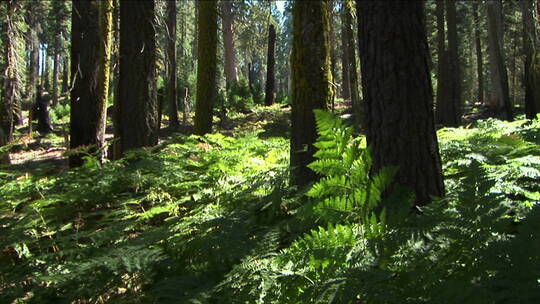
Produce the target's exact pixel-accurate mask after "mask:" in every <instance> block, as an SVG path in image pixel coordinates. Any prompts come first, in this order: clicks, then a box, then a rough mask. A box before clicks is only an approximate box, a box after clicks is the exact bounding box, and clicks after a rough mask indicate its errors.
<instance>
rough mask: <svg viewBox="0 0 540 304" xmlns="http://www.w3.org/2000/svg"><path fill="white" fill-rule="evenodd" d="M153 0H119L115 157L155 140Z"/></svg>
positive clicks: (155, 91)
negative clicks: (116, 145) (118, 74)
mask: <svg viewBox="0 0 540 304" xmlns="http://www.w3.org/2000/svg"><path fill="white" fill-rule="evenodd" d="M154 17H155V3H154V1H150V0H148V1H128V0H121V1H120V53H119V54H120V62H119V63H120V77H119V82H118V100H117V102H118V104H117V106H116V107H115V115H116V120H117V125H118V128H116V133H115V137H116V138H117V139H118V144H119V146H118V149H116V150H115V156H116V158H118V157H120V156H121V155H123V154H124V153H125V152H126V151H128V150H131V149H135V148H141V147H149V146H154V145H156V144H157V142H158V131H159V130H158V127H159V126H158V104H157V96H156V94H157V89H156V77H157V69H156V29H155V25H154Z"/></svg>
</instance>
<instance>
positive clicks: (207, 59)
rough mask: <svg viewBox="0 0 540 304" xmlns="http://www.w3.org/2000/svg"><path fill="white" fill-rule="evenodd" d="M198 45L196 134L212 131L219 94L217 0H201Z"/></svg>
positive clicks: (199, 3) (199, 4)
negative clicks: (217, 75) (215, 104)
mask: <svg viewBox="0 0 540 304" xmlns="http://www.w3.org/2000/svg"><path fill="white" fill-rule="evenodd" d="M197 4H198V6H199V17H198V18H199V25H198V30H199V32H198V42H199V45H198V46H197V58H198V63H197V103H196V107H195V126H194V127H195V134H198V135H204V134H206V133H211V132H212V115H213V107H214V102H215V99H216V96H217V87H216V86H217V83H216V71H217V8H216V1H214V0H212V1H199V2H197Z"/></svg>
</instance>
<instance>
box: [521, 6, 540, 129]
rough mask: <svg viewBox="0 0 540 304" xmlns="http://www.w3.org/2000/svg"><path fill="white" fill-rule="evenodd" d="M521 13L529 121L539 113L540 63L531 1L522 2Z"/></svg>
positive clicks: (526, 113)
mask: <svg viewBox="0 0 540 304" xmlns="http://www.w3.org/2000/svg"><path fill="white" fill-rule="evenodd" d="M520 4H521V12H522V17H523V51H524V53H525V60H524V72H525V73H524V74H525V75H524V85H525V115H526V117H527V118H529V119H534V118H536V114H538V113H539V112H540V84H538V81H540V66H539V65H540V62H538V58H537V53H536V51H535V45H536V43H537V36H536V28H535V22H534V18H533V8H534V6H533V1H532V0H522V1H520Z"/></svg>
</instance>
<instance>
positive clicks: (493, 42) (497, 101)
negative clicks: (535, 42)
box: [487, 0, 513, 120]
mask: <svg viewBox="0 0 540 304" xmlns="http://www.w3.org/2000/svg"><path fill="white" fill-rule="evenodd" d="M487 17H488V18H487V19H488V38H489V39H488V40H489V66H490V71H491V73H490V75H491V97H490V100H489V103H488V108H489V110H490V112H491V114H492V115H494V116H496V117H500V118H502V119H506V120H512V118H513V114H512V107H511V104H510V95H509V89H508V75H507V72H506V63H505V59H504V53H503V48H502V47H503V39H502V38H503V30H502V16H501V2H500V0H489V1H487Z"/></svg>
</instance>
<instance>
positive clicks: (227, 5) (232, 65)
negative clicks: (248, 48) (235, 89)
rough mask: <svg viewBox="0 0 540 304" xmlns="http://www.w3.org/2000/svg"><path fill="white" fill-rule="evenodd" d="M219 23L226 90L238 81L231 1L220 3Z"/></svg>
mask: <svg viewBox="0 0 540 304" xmlns="http://www.w3.org/2000/svg"><path fill="white" fill-rule="evenodd" d="M221 22H222V27H223V44H224V47H225V81H226V83H227V88H230V87H231V85H232V84H233V83H236V82H237V81H238V71H237V68H236V53H235V52H236V50H235V47H234V17H233V14H232V2H231V1H221Z"/></svg>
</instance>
